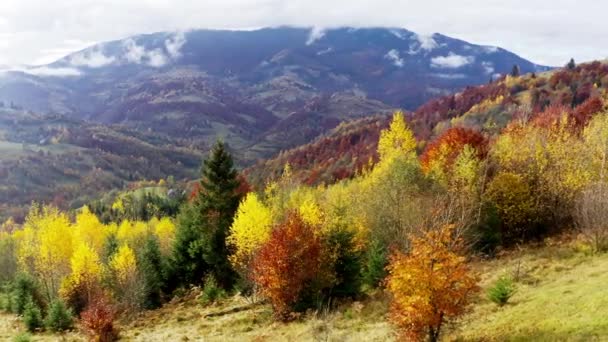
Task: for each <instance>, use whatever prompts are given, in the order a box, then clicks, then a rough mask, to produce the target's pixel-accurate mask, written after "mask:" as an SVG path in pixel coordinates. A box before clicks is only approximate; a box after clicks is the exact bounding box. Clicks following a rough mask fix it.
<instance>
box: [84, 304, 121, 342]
mask: <svg viewBox="0 0 608 342" xmlns="http://www.w3.org/2000/svg"><path fill="white" fill-rule="evenodd" d="M115 316H116V312H115V310H114V308H113V307H112V305H110V303H109V302H108V300H107V299H105V298H104V297H102V296H99V297H97V298H95V299H93V300H92V301H91V303H90V304H89V306H88V307H87V308H86V310H84V311H83V312H82V314H81V322H82V326H83V327H84V328H85V329H86V333H87V334H88V335H89V336H90V337H91V339H92V340H95V341H99V342H111V341H116V340H117V339H118V331H117V329H116V328H115V327H114V319H115Z"/></svg>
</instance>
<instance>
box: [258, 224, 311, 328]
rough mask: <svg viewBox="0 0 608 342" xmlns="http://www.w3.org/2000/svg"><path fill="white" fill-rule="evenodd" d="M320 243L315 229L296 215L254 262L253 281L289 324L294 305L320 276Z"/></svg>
mask: <svg viewBox="0 0 608 342" xmlns="http://www.w3.org/2000/svg"><path fill="white" fill-rule="evenodd" d="M320 255H321V242H320V240H319V238H318V237H317V236H316V235H315V230H314V228H313V227H312V226H310V225H308V224H307V223H305V222H304V221H303V220H302V218H301V217H300V216H299V215H298V214H297V213H295V212H292V213H290V214H289V215H288V216H287V219H286V220H285V222H283V223H281V224H280V225H278V226H277V227H275V228H274V230H273V231H272V234H271V236H270V239H269V240H268V241H267V242H266V243H265V244H264V245H263V246H262V247H260V250H259V251H258V253H257V254H256V256H255V258H254V260H253V266H252V267H253V272H252V277H253V281H254V282H255V283H256V284H257V285H258V286H259V288H260V291H261V293H262V295H264V296H265V297H267V298H268V299H269V300H270V302H271V303H272V307H273V310H274V315H275V317H276V318H277V319H279V320H283V321H285V320H288V319H289V318H290V315H289V314H290V313H291V312H292V311H293V310H294V307H295V305H296V304H297V302H298V301H299V300H301V298H302V295H303V293H304V291H305V289H306V288H307V286H310V284H311V283H312V281H313V280H314V279H315V277H317V276H318V274H317V273H318V271H319V267H320V263H319V261H320Z"/></svg>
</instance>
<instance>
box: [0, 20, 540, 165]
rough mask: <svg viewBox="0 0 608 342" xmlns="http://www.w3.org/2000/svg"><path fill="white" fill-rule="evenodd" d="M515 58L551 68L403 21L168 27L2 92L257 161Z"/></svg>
mask: <svg viewBox="0 0 608 342" xmlns="http://www.w3.org/2000/svg"><path fill="white" fill-rule="evenodd" d="M515 64H517V65H519V66H520V68H521V70H522V72H533V71H535V72H538V71H543V70H547V69H548V68H547V67H544V66H539V65H536V64H534V63H531V62H529V61H526V60H524V59H522V58H520V57H518V56H516V55H515V54H513V53H510V52H508V51H506V50H504V49H501V48H497V47H489V46H479V45H475V44H470V43H467V42H464V41H461V40H458V39H454V38H450V37H447V36H444V35H441V34H434V35H431V36H422V35H418V34H416V33H414V32H410V31H407V30H405V29H396V28H336V29H327V30H316V29H312V30H311V29H306V28H293V27H278V28H265V29H259V30H253V31H227V30H192V31H188V32H180V33H175V32H161V33H154V34H146V35H138V36H133V37H129V38H126V39H122V40H117V41H112V42H105V43H101V44H97V45H94V46H91V47H89V48H87V49H85V50H82V51H79V52H76V53H74V54H71V55H69V56H66V57H65V58H62V59H60V60H58V61H56V62H54V63H52V64H49V65H46V66H38V67H31V68H26V69H24V70H21V71H18V72H15V71H13V72H4V73H3V74H4V76H2V77H0V100H2V101H4V102H7V103H11V102H12V103H14V104H17V105H20V106H23V107H25V108H26V109H29V110H33V111H35V112H39V113H57V114H62V115H65V116H67V117H70V118H75V119H79V120H89V121H93V122H97V123H105V124H121V125H124V126H126V127H129V128H132V129H135V130H138V131H154V132H160V133H163V134H167V135H169V136H172V137H179V138H182V139H188V140H190V141H192V142H194V143H203V144H207V145H208V144H210V143H211V142H212V141H213V140H215V139H216V138H217V137H218V136H221V137H223V138H224V139H225V140H227V141H228V142H229V143H230V144H231V145H232V146H233V147H234V148H235V150H236V151H237V156H238V160H239V161H240V162H241V164H242V165H248V164H251V163H252V162H254V161H255V160H258V159H259V158H265V157H270V156H272V155H274V154H275V153H276V152H278V151H280V150H284V149H288V148H291V147H295V146H298V145H301V144H304V143H307V142H309V141H311V140H312V139H314V138H316V137H318V136H319V135H321V134H323V133H326V132H327V131H329V130H330V129H332V128H334V127H336V126H337V125H338V124H339V123H340V122H341V121H344V120H349V119H356V118H361V117H365V116H369V115H372V114H382V113H388V112H391V111H392V110H393V109H394V108H405V109H415V108H416V107H418V106H419V105H421V104H422V103H424V102H425V101H426V100H428V99H429V98H431V97H435V96H439V95H445V94H449V93H452V92H454V91H457V90H461V89H462V88H463V87H465V86H468V85H472V84H482V83H487V82H488V80H489V79H490V78H492V77H497V75H498V74H504V73H507V72H510V70H511V68H512V67H513V65H515Z"/></svg>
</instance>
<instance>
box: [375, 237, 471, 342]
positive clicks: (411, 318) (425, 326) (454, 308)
mask: <svg viewBox="0 0 608 342" xmlns="http://www.w3.org/2000/svg"><path fill="white" fill-rule="evenodd" d="M452 234H453V227H450V226H447V227H444V228H443V229H441V230H437V231H430V232H428V233H425V234H424V235H423V236H421V237H412V248H411V252H410V253H409V254H403V253H402V252H399V251H397V252H395V253H394V254H393V255H392V256H391V259H390V264H389V266H388V271H389V276H388V278H387V283H386V284H387V288H388V291H389V292H390V293H391V294H392V303H391V311H390V319H391V321H392V322H393V323H394V324H395V325H396V326H397V327H398V329H399V332H400V334H401V335H402V336H403V337H404V338H407V339H411V340H422V339H423V338H424V337H425V336H428V339H429V340H430V341H438V339H439V336H440V333H441V328H442V327H443V325H444V324H445V323H446V322H449V321H450V320H453V319H455V318H457V317H458V316H460V315H462V314H463V313H464V312H465V309H466V307H467V305H468V304H469V303H470V301H471V297H472V295H473V294H474V293H475V292H476V291H478V287H477V278H476V276H475V275H473V274H472V273H471V271H470V270H469V268H468V266H467V264H466V262H465V258H464V257H462V256H460V255H458V254H457V251H458V248H459V247H461V246H460V244H461V243H462V241H461V240H459V239H456V240H454V239H453V235H452Z"/></svg>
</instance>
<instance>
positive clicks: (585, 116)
mask: <svg viewBox="0 0 608 342" xmlns="http://www.w3.org/2000/svg"><path fill="white" fill-rule="evenodd" d="M602 109H604V102H603V101H602V99H601V98H600V97H597V96H593V97H590V98H588V99H587V100H586V101H585V102H583V103H581V104H580V105H578V106H577V107H576V108H574V113H573V114H572V115H573V116H574V120H575V121H576V125H577V126H578V127H584V126H586V125H587V123H588V122H589V119H591V117H592V116H593V114H597V113H599V112H600V111H602Z"/></svg>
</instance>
